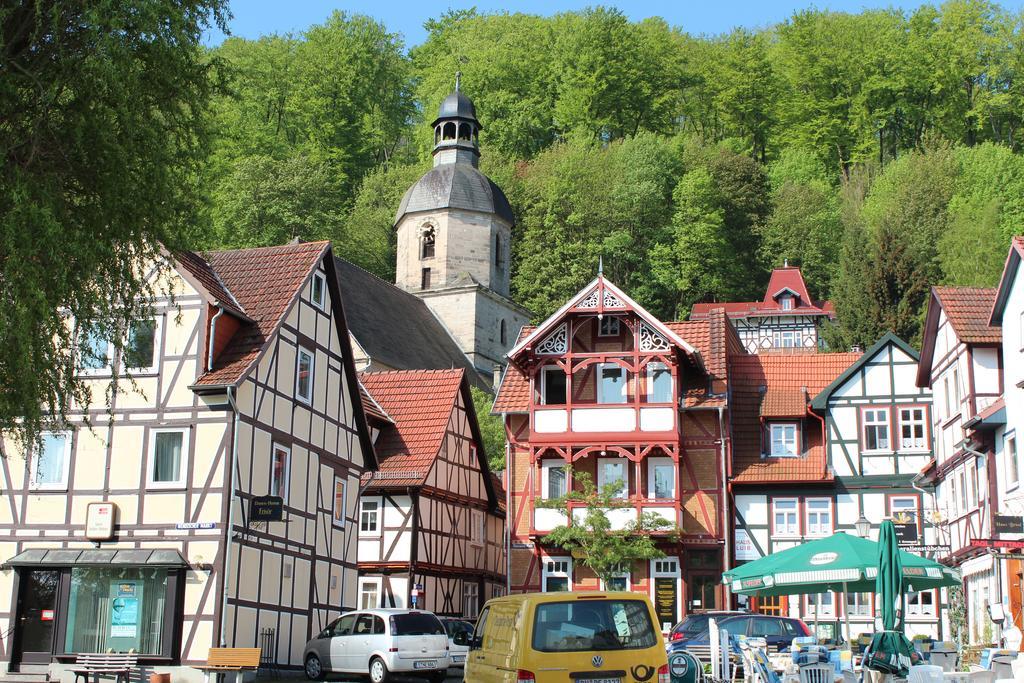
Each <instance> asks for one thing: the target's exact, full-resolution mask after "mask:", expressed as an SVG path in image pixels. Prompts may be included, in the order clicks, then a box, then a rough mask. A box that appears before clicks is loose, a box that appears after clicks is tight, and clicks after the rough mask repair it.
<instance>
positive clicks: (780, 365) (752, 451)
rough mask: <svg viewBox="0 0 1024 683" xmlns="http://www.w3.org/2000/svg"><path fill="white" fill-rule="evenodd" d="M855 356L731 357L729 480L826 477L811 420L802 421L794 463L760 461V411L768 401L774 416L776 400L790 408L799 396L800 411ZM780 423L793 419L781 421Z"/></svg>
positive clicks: (816, 425)
mask: <svg viewBox="0 0 1024 683" xmlns="http://www.w3.org/2000/svg"><path fill="white" fill-rule="evenodd" d="M860 355H861V354H859V353H816V354H810V353H808V354H793V355H735V356H731V357H730V373H731V374H730V380H731V382H730V388H731V396H732V401H731V404H730V407H729V411H730V415H731V418H732V430H733V480H734V481H736V482H739V483H770V482H793V481H820V480H822V479H823V478H824V477H825V462H826V461H825V449H824V448H823V446H822V442H821V425H820V423H819V422H818V421H817V420H816V419H814V418H813V417H809V418H808V419H805V420H804V422H803V424H804V430H803V431H804V435H803V437H804V438H803V442H804V448H805V450H804V453H803V455H802V456H800V457H796V458H762V457H761V450H762V446H761V435H762V422H761V417H762V410H763V406H764V404H765V402H766V401H765V399H766V398H767V397H769V396H771V397H772V398H769V399H768V400H770V401H771V402H772V407H771V408H769V410H774V409H775V406H776V398H775V396H776V395H777V396H779V397H784V398H780V399H779V402H780V403H784V404H785V407H784V409H783V408H780V409H781V410H784V412H792V411H793V410H794V408H795V406H794V405H792V403H794V398H795V396H796V395H797V394H799V395H801V397H802V401H803V406H804V407H803V411H801V413H800V414H801V415H806V414H807V400H808V398H809V397H813V396H814V395H815V394H817V393H818V392H820V391H821V390H822V389H824V388H825V387H827V386H828V385H829V384H830V383H831V382H832V380H834V379H835V378H836V377H838V376H839V375H840V374H842V372H843V371H844V370H846V368H848V367H849V366H850V365H852V364H853V363H854V362H856V360H857V359H858V358H860ZM785 417H793V416H792V415H785Z"/></svg>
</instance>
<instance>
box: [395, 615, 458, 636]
mask: <svg viewBox="0 0 1024 683" xmlns="http://www.w3.org/2000/svg"><path fill="white" fill-rule="evenodd" d="M391 635H393V636H443V635H445V631H444V626H442V625H441V620H440V619H438V618H437V617H435V616H434V615H433V614H429V613H426V612H410V613H409V614H392V615H391Z"/></svg>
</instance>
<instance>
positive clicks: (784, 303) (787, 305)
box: [779, 294, 793, 311]
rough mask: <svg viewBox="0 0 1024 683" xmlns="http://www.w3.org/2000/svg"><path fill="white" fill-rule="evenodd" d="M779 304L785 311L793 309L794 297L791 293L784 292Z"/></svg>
mask: <svg viewBox="0 0 1024 683" xmlns="http://www.w3.org/2000/svg"><path fill="white" fill-rule="evenodd" d="M779 306H780V307H781V308H782V310H784V311H792V310H793V297H792V296H790V295H789V294H783V295H782V296H780V297H779Z"/></svg>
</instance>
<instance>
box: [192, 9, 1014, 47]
mask: <svg viewBox="0 0 1024 683" xmlns="http://www.w3.org/2000/svg"><path fill="white" fill-rule="evenodd" d="M598 4H605V5H610V6H616V7H618V8H619V9H621V10H623V11H624V12H625V13H626V14H627V15H629V17H630V18H631V19H634V20H638V19H643V18H645V17H650V16H660V17H664V18H665V19H666V20H667V21H668V22H669V23H670V24H671V25H673V26H680V27H682V28H683V29H684V30H685V31H687V32H689V33H693V34H700V33H707V34H715V33H723V32H726V31H729V30H730V29H732V28H734V27H736V26H745V27H747V28H759V27H762V26H767V25H769V24H773V23H775V22H778V21H781V20H783V19H785V18H786V17H788V16H789V15H790V14H792V13H793V11H794V10H798V9H804V8H807V7H811V6H814V7H817V8H819V9H834V10H843V11H848V12H858V11H860V10H862V9H864V8H870V7H888V6H894V7H903V8H913V7H916V6H918V5H920V4H922V3H921V2H920V1H916V2H902V1H892V2H884V1H883V2H874V1H871V0H819V1H818V2H811V1H810V0H808V1H807V2H773V1H772V0H715V1H708V0H645V1H636V0H631V1H629V2H625V1H623V2H618V3H615V2H608V1H605V2H598V1H594V0H592V1H591V2H574V1H572V0H527V1H525V2H489V1H488V0H477V1H476V2H473V1H467V2H457V1H452V0H440V1H438V2H430V1H429V0H419V1H416V0H398V1H390V2H389V1H387V0H378V1H377V2H373V1H372V0H349V1H348V2H343V3H338V2H327V1H325V0H233V1H232V2H231V11H232V12H233V13H234V19H232V20H231V23H230V29H231V33H232V35H236V36H241V37H243V38H258V37H259V36H261V35H266V34H270V33H288V32H295V33H298V32H301V31H302V30H303V29H305V28H307V27H308V26H310V25H312V24H318V23H320V22H322V21H323V20H324V19H325V18H326V17H327V16H328V15H330V13H331V12H332V11H333V10H335V9H340V10H344V11H347V12H355V13H360V14H367V15H369V16H371V17H374V18H375V19H377V20H379V21H382V22H383V23H384V24H385V25H386V26H387V27H388V28H389V29H390V30H392V31H396V32H398V33H401V34H402V35H403V36H404V37H405V42H406V45H409V46H411V45H417V44H419V43H421V42H423V40H424V39H425V38H426V31H424V30H423V22H424V21H426V20H427V19H429V18H431V17H436V16H438V15H440V14H442V13H444V12H445V11H447V10H448V9H449V8H451V9H465V8H469V7H473V6H475V7H476V8H477V9H478V10H480V11H482V12H494V11H501V10H507V11H509V12H527V13H531V14H543V15H549V14H556V13H558V12H562V11H566V10H574V9H582V8H583V7H586V6H588V5H598ZM1022 4H1024V2H1022V1H1021V0H1017V1H1007V2H1004V3H1003V6H1004V7H1006V8H1007V9H1010V10H1019V9H1020V8H1021V6H1022ZM223 39H224V36H223V34H222V33H220V31H212V32H210V33H209V34H208V35H207V38H206V43H207V44H208V45H217V44H219V43H220V42H221V41H222V40H223Z"/></svg>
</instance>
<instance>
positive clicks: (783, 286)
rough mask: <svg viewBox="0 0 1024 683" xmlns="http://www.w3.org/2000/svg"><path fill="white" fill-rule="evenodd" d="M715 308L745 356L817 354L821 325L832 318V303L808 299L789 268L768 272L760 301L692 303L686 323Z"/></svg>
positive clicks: (794, 271) (800, 280) (801, 278)
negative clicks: (726, 320) (731, 328)
mask: <svg viewBox="0 0 1024 683" xmlns="http://www.w3.org/2000/svg"><path fill="white" fill-rule="evenodd" d="M718 309H724V310H725V312H726V315H727V316H728V317H729V322H730V323H732V324H733V326H734V327H735V328H736V332H737V333H738V334H739V338H740V341H741V342H742V343H743V348H745V349H746V350H747V351H748V352H749V353H765V352H769V351H775V350H780V349H781V350H787V351H812V352H813V351H817V350H818V349H819V348H820V346H821V336H820V328H821V325H822V324H823V323H824V322H825V321H826V320H831V319H832V318H834V317H835V313H834V311H833V308H832V302H831V301H816V300H814V299H812V298H811V295H810V293H809V292H808V291H807V284H806V283H805V282H804V276H803V274H802V273H801V272H800V269H799V268H797V267H794V266H789V265H786V266H783V267H782V268H776V269H775V270H773V271H772V275H771V278H770V279H769V281H768V289H767V290H766V291H765V293H764V299H762V300H761V301H736V302H728V303H696V304H694V305H693V310H692V312H691V313H690V320H705V319H706V318H707V317H708V315H709V313H710V312H711V311H713V310H718Z"/></svg>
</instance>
